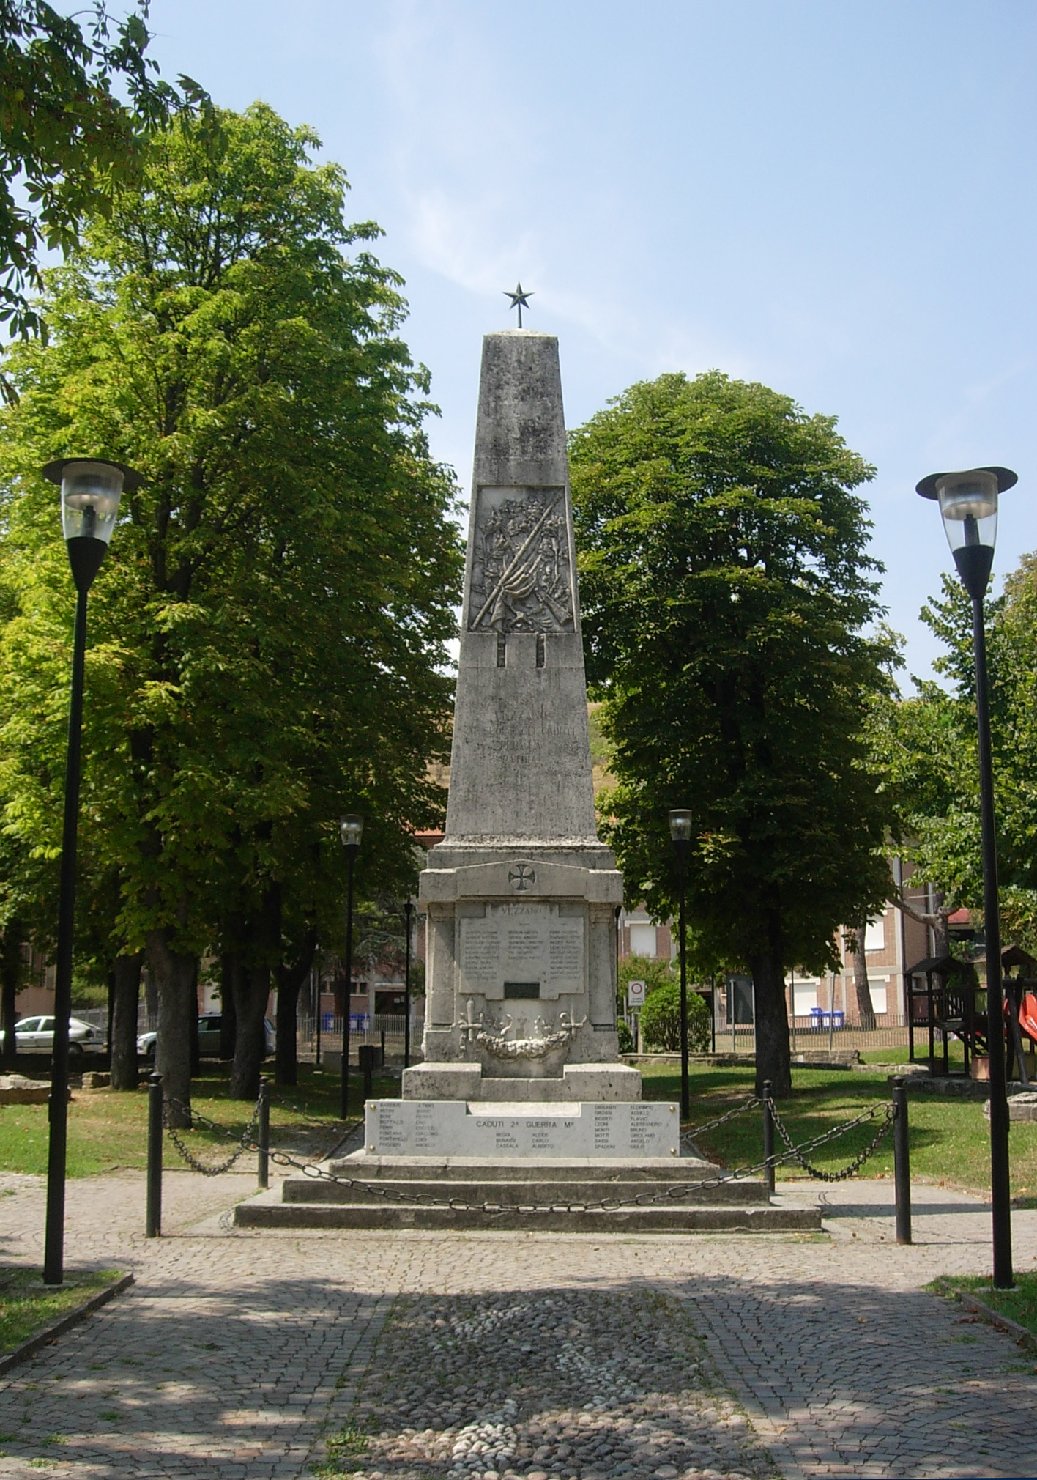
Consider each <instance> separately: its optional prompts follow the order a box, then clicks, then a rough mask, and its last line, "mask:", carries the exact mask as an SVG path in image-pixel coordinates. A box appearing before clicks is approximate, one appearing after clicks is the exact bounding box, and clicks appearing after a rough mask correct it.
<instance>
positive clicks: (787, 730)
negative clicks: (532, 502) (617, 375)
mask: <svg viewBox="0 0 1037 1480" xmlns="http://www.w3.org/2000/svg"><path fill="white" fill-rule="evenodd" d="M570 455H571V463H572V480H573V500H574V519H575V527H576V540H577V547H578V550H579V552H580V580H581V586H580V590H581V602H582V607H583V620H584V631H585V641H586V645H587V652H588V676H589V679H590V681H591V683H592V685H593V686H594V687H595V691H596V696H597V697H599V698H600V699H601V700H602V725H603V729H604V732H605V734H606V736H607V738H608V739H609V741H610V742H611V746H612V766H613V770H614V773H615V775H616V777H617V784H616V786H615V787H614V788H613V789H612V790H611V791H610V792H609V793H608V794H607V796H606V797H605V798H604V799H603V802H602V810H603V812H604V814H605V817H606V819H607V821H606V832H607V834H608V836H609V838H610V840H611V842H612V843H613V844H614V846H615V847H616V850H617V853H618V856H619V859H620V863H621V866H622V868H623V870H624V876H625V878H626V882H627V886H628V888H629V889H630V890H631V891H632V892H633V893H636V894H638V895H640V896H641V897H643V898H644V899H645V901H646V904H647V906H648V908H649V910H650V911H651V912H652V914H653V915H655V916H656V917H657V918H664V917H670V918H672V916H673V914H674V905H675V902H676V898H677V876H676V866H675V860H674V855H673V849H672V846H671V843H670V839H669V834H668V827H667V811H668V809H670V808H673V807H688V808H690V809H691V811H692V813H693V818H694V825H693V844H692V849H691V856H690V858H689V860H688V872H687V889H688V918H689V921H690V922H691V923H692V925H693V927H694V930H695V932H696V935H697V937H698V938H699V939H700V940H701V943H702V949H703V951H704V953H705V955H706V956H707V957H711V958H712V959H714V960H722V961H725V962H731V963H734V962H744V963H746V964H747V965H748V966H749V968H750V969H751V970H752V972H753V975H754V978H755V979H756V989H757V1004H758V1013H762V1018H763V1020H764V1021H763V1022H762V1024H761V1026H762V1028H763V1032H762V1039H763V1049H762V1054H763V1057H764V1058H765V1059H766V1058H767V1057H768V1056H769V1055H770V1056H771V1057H770V1062H768V1063H767V1065H766V1068H765V1069H763V1070H761V1069H760V1068H759V1065H758V1072H760V1073H761V1074H762V1076H763V1077H767V1078H771V1079H773V1080H775V1082H776V1083H778V1084H779V1085H780V1084H783V1083H787V1082H788V1032H787V1024H786V1022H785V1013H784V1000H783V996H782V994H783V973H784V969H785V967H786V966H788V965H791V964H803V965H811V964H813V965H818V966H819V965H821V964H823V963H827V962H829V961H830V960H831V959H832V941H833V937H834V933H835V930H836V927H837V926H838V925H839V924H841V923H842V922H844V921H845V920H847V919H856V918H862V917H864V916H865V915H866V914H868V913H870V912H872V911H874V910H877V909H878V908H879V907H880V905H881V902H882V900H883V898H884V896H885V893H886V888H887V883H888V873H887V869H886V865H885V863H884V861H883V859H882V843H883V839H884V830H885V821H886V817H885V810H886V809H885V806H884V803H883V801H882V798H881V796H880V795H879V793H878V792H877V782H876V777H875V775H874V774H873V772H872V771H871V769H870V768H869V765H868V752H867V748H866V745H865V743H864V740H863V737H862V735H861V716H862V710H863V707H864V706H865V704H866V703H867V700H868V697H869V696H870V695H871V694H873V693H875V692H877V691H880V690H882V689H883V688H884V687H886V686H887V684H888V679H887V677H886V674H885V669H884V664H886V663H887V662H888V660H889V659H890V656H891V654H890V651H889V647H888V644H887V643H886V642H885V641H884V640H883V639H882V638H881V637H878V636H868V635H866V632H867V629H868V627H869V624H871V623H874V622H875V620H876V619H877V617H878V616H879V614H880V609H879V606H878V600H877V583H876V579H875V577H876V574H877V571H878V567H877V565H876V563H875V562H874V560H873V559H872V558H871V557H870V556H869V554H868V549H867V539H868V529H869V525H868V522H867V519H866V517H865V507H864V504H863V501H862V500H861V499H860V497H859V496H858V495H857V494H856V492H855V490H856V489H857V488H858V487H859V486H860V485H861V484H863V483H864V482H866V481H867V479H868V478H870V477H871V475H872V470H871V469H870V468H869V467H868V466H867V464H866V463H865V462H864V461H863V460H862V459H861V458H860V457H858V456H857V455H856V454H855V453H853V452H851V451H850V450H849V448H847V447H846V445H845V444H844V442H843V441H842V439H841V438H840V437H839V436H838V434H837V432H836V430H835V423H834V420H833V419H832V418H830V417H825V416H807V415H805V414H804V413H803V412H802V411H801V410H800V408H799V407H797V406H796V405H795V403H794V402H792V401H791V400H790V399H789V398H787V397H785V396H781V395H778V394H777V393H776V392H774V391H771V390H769V389H767V388H766V387H765V386H762V385H753V384H745V383H742V382H738V381H732V380H730V379H728V377H726V376H724V375H722V374H720V373H719V372H712V373H710V374H706V375H702V376H699V377H698V378H697V379H696V380H688V379H687V378H686V377H685V376H683V375H679V374H672V375H664V376H662V377H660V378H659V379H658V380H656V381H653V382H648V383H642V384H639V385H635V386H633V387H632V388H631V389H630V390H628V391H627V392H625V393H624V394H623V395H622V396H620V397H618V398H617V399H616V400H615V401H614V402H613V403H612V404H611V405H610V407H609V408H608V409H606V410H605V411H603V412H600V413H599V414H598V415H597V416H595V417H593V418H592V419H591V421H589V422H588V423H587V424H586V425H585V426H584V427H582V428H580V429H579V430H578V431H576V432H575V433H574V434H573V436H572V439H571V447H570ZM761 1004H762V1006H761Z"/></svg>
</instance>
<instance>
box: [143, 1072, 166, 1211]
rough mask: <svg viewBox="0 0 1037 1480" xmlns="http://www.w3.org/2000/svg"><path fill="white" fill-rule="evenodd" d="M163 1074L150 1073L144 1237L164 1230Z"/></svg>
mask: <svg viewBox="0 0 1037 1480" xmlns="http://www.w3.org/2000/svg"><path fill="white" fill-rule="evenodd" d="M162 1118H163V1117H162V1075H161V1074H149V1075H148V1174H147V1204H146V1208H145V1213H144V1237H145V1238H158V1236H159V1234H160V1233H161V1232H162Z"/></svg>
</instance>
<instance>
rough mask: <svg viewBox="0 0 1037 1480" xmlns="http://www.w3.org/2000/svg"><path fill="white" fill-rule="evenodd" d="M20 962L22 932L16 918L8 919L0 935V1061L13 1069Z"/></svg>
mask: <svg viewBox="0 0 1037 1480" xmlns="http://www.w3.org/2000/svg"><path fill="white" fill-rule="evenodd" d="M21 964H22V932H21V927H20V926H19V924H18V921H17V920H8V922H7V926H6V928H5V930H4V933H3V936H2V937H0V1028H3V1030H4V1046H3V1050H2V1055H0V1063H2V1064H3V1066H4V1068H5V1069H13V1068H14V1063H15V1054H16V1053H17V1051H18V1045H17V1043H16V1042H15V1036H14V1024H15V1019H16V1018H17V1016H18V1010H17V1008H16V1007H15V998H16V997H17V995H18V978H19V976H20V974H21Z"/></svg>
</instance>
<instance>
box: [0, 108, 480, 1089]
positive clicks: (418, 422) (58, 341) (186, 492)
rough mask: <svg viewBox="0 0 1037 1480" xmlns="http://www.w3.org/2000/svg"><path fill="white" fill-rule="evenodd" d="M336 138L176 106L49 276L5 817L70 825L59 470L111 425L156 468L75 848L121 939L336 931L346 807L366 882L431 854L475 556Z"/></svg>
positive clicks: (17, 565)
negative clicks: (451, 658)
mask: <svg viewBox="0 0 1037 1480" xmlns="http://www.w3.org/2000/svg"><path fill="white" fill-rule="evenodd" d="M316 142H317V141H316V139H315V137H314V135H313V134H312V133H311V132H310V131H309V130H307V129H292V128H290V127H289V126H288V125H287V124H285V123H284V122H283V120H281V119H279V118H278V117H277V115H276V114H274V113H273V112H272V110H270V109H269V108H266V107H264V106H261V105H256V106H255V107H253V108H251V109H249V110H248V111H247V112H246V113H244V114H233V113H227V112H223V111H218V110H210V111H206V112H205V113H202V114H199V115H198V116H197V117H193V118H184V117H181V118H178V119H177V120H175V121H174V122H173V123H172V125H171V126H170V127H169V128H167V129H165V130H163V131H161V132H160V133H158V134H156V135H155V136H154V137H153V138H152V140H151V141H150V143H149V145H148V149H147V155H146V159H145V162H144V171H143V176H142V181H141V188H139V189H132V190H131V189H126V190H124V191H122V192H120V193H119V194H118V195H117V197H116V200H115V204H114V208H113V209H112V210H111V211H110V212H109V213H102V214H100V215H96V216H94V217H93V218H92V219H91V220H90V221H88V222H87V223H86V224H85V229H84V237H83V241H84V245H83V250H82V251H81V252H80V253H78V254H77V255H76V256H75V257H74V259H73V260H72V262H71V263H70V265H69V266H68V267H67V268H64V269H60V270H56V271H54V272H53V273H51V274H50V275H49V277H48V293H47V297H46V300H45V305H44V306H45V311H46V315H47V318H48V321H49V322H50V324H51V326H52V335H51V339H50V342H49V344H46V345H45V344H43V343H41V342H40V341H27V342H22V343H17V344H14V345H12V346H11V348H10V350H9V352H8V354H7V356H6V364H7V367H8V370H9V374H10V377H11V380H12V383H13V384H14V386H15V388H16V391H17V397H18V399H17V404H14V405H12V406H10V407H8V408H7V409H6V411H5V412H3V413H2V415H0V440H2V443H3V451H4V457H3V478H2V481H0V540H2V542H3V556H4V558H3V562H2V568H0V611H3V612H4V613H5V614H6V617H7V621H6V625H5V627H4V629H3V632H2V634H0V667H2V672H0V733H2V736H3V743H2V746H0V750H2V752H3V755H2V761H0V792H2V793H3V796H2V798H0V800H2V801H3V805H4V821H5V826H6V827H7V829H8V831H9V832H10V834H11V835H12V836H14V837H16V838H17V839H19V840H22V841H24V842H27V843H29V844H30V845H31V847H32V848H33V850H35V852H36V853H37V854H44V855H46V854H48V853H50V854H53V853H54V852H55V851H56V846H57V839H58V837H59V827H60V805H59V797H58V795H57V787H56V778H60V775H61V757H62V756H63V747H64V736H63V728H62V725H63V716H64V710H65V702H66V694H67V660H68V630H69V626H70V610H71V605H72V599H73V598H72V591H71V582H70V579H69V576H68V571H67V562H66V558H65V554H64V550H63V549H62V548H61V540H60V537H59V535H58V525H57V515H56V508H55V498H54V490H53V489H52V487H51V486H50V485H49V484H47V483H45V482H43V481H42V480H41V478H40V476H39V471H38V470H39V468H40V467H41V466H42V465H43V464H44V463H46V462H47V461H48V460H50V459H51V458H53V457H56V456H67V455H70V454H73V453H78V454H93V455H102V456H107V457H110V458H112V459H113V460H116V461H119V462H123V463H127V464H129V465H130V466H132V467H134V468H136V469H137V470H138V471H139V472H141V473H142V474H143V477H144V482H143V485H142V486H141V487H140V488H139V489H137V490H135V491H134V492H132V493H130V494H128V495H127V496H126V498H125V499H124V506H123V511H122V513H121V516H120V523H119V527H118V529H117V530H116V533H115V537H114V539H113V544H112V550H111V552H110V554H109V556H108V558H107V560H106V562H105V565H104V567H103V568H102V570H101V573H100V575H99V577H98V580H97V582H96V584H95V586H94V588H93V591H92V593H91V614H90V624H91V632H90V646H89V653H88V676H87V691H88V704H87V721H86V723H87V728H86V734H85V737H84V761H85V773H84V803H83V810H82V824H81V845H82V846H81V853H82V857H83V859H84V868H85V874H86V877H87V879H88V880H90V879H92V880H94V881H95V885H96V888H97V892H98V897H99V898H103V899H104V900H106V901H107V910H108V914H107V916H104V915H103V914H102V918H104V919H106V921H107V926H106V928H107V930H108V934H109V936H110V939H111V941H112V942H113V943H114V945H115V947H116V948H117V949H118V950H121V951H125V952H134V951H137V950H139V949H140V948H141V947H144V946H148V948H149V950H150V951H152V954H155V953H156V952H158V954H159V955H161V954H162V951H171V952H173V953H180V954H181V955H188V956H192V955H196V954H197V953H198V952H199V951H200V950H202V949H203V948H205V947H210V948H216V949H219V950H220V951H221V952H222V953H224V954H227V953H231V954H236V955H238V956H239V957H241V958H242V960H245V958H247V961H246V962H245V964H246V965H247V966H249V969H252V970H254V974H255V979H256V982H257V991H261V990H262V987H263V979H264V978H263V973H264V972H266V973H267V975H268V974H269V970H270V968H271V967H272V966H276V965H278V964H279V963H281V964H283V962H284V960H285V959H286V955H287V954H291V953H292V952H294V951H296V949H298V950H304V949H306V948H308V949H310V950H311V951H312V942H313V939H314V937H315V936H316V935H319V938H320V939H321V941H322V942H323V943H325V944H330V943H332V942H337V940H338V934H339V930H340V927H341V898H342V889H343V879H344V871H345V864H344V857H343V850H342V849H341V846H340V844H339V841H338V822H337V819H338V817H339V816H340V814H341V813H342V812H344V811H353V810H356V811H360V812H362V813H363V814H364V815H365V818H366V823H367V825H366V828H365V833H364V842H363V847H362V851H361V855H360V858H359V859H358V864H357V885H358V890H359V891H360V892H361V894H363V893H367V894H374V893H375V892H377V891H381V890H384V891H396V890H399V891H401V892H402V891H405V890H406V889H407V888H408V887H409V885H410V884H411V882H412V879H413V875H414V873H415V862H414V856H413V848H412V845H411V840H410V831H411V829H413V828H421V827H429V826H435V825H436V824H437V822H438V820H439V818H440V816H441V810H442V800H443V798H442V792H441V789H440V788H439V787H438V786H436V785H435V784H434V783H433V782H432V781H431V780H430V779H429V776H428V765H427V763H428V762H429V761H430V760H435V759H436V758H437V757H445V754H446V745H447V741H446V734H445V728H446V719H447V717H448V714H449V699H450V688H451V684H450V680H449V677H448V676H447V674H446V671H445V668H446V656H447V655H446V646H445V644H446V641H447V639H448V638H449V637H450V636H452V634H453V630H454V620H455V619H454V615H453V604H454V601H455V599H456V594H457V587H458V583H459V577H460V569H461V562H460V554H459V549H458V539H457V534H456V529H455V526H454V524H453V523H452V521H451V520H450V518H449V514H450V511H451V508H452V506H453V499H454V496H455V490H454V484H453V479H452V476H451V475H450V473H449V471H448V470H446V469H444V468H442V467H440V466H438V465H437V464H435V463H434V462H433V461H432V460H431V459H430V457H429V455H428V450H427V445H426V441H425V437H424V433H423V428H422V423H423V419H424V417H425V415H426V413H427V412H428V410H429V409H430V408H429V406H428V403H427V402H426V400H425V394H426V391H427V376H426V375H425V372H424V371H423V370H421V369H420V368H419V367H415V366H414V365H412V363H411V361H410V357H409V354H408V352H407V350H406V346H405V345H404V344H403V343H402V342H401V341H400V339H399V338H398V334H397V330H398V328H399V325H400V323H401V322H402V318H403V315H404V311H405V306H404V303H403V300H402V299H401V298H400V296H399V292H398V287H399V280H398V278H397V277H396V275H395V274H394V273H392V272H391V271H390V270H388V269H386V268H384V267H383V266H382V265H381V264H380V263H379V262H378V261H377V260H376V259H375V258H374V257H373V256H372V255H371V253H370V251H369V250H368V249H367V247H366V243H367V242H368V241H369V240H370V239H371V238H373V237H374V236H375V235H376V234H377V228H376V227H374V226H372V225H370V224H364V225H360V226H355V227H350V226H347V225H346V224H345V222H344V219H343V204H344V193H345V190H346V188H347V187H346V180H345V176H344V173H343V171H342V170H341V169H340V168H339V167H338V166H336V165H324V166H320V167H318V166H314V165H313V164H312V163H311V162H310V153H311V150H312V149H313V147H314V146H315V144H316ZM88 887H89V885H88ZM113 914H114V916H115V918H114V919H113V918H112V916H113ZM307 942H308V943H309V945H308V947H307V946H306V943H307ZM159 944H161V946H162V951H160V950H159ZM246 974H247V973H246ZM178 1093H179V1095H180V1098H183V1097H184V1091H183V1090H182V1089H181V1090H180V1091H179V1092H178Z"/></svg>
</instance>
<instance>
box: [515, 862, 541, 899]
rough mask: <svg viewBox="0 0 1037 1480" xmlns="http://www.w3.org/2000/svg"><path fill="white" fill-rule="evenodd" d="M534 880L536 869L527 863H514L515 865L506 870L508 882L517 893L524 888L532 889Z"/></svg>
mask: <svg viewBox="0 0 1037 1480" xmlns="http://www.w3.org/2000/svg"><path fill="white" fill-rule="evenodd" d="M536 881H537V876H536V870H535V869H533V868H531V867H530V866H529V864H528V863H516V865H515V867H514V868H513V869H509V871H508V882H509V883H510V885H511V887H512V888H513V889H514V890H515V892H516V893H517V894H522V893H523V892H524V890H526V889H532V887H533V885H534V884H535V883H536Z"/></svg>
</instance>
